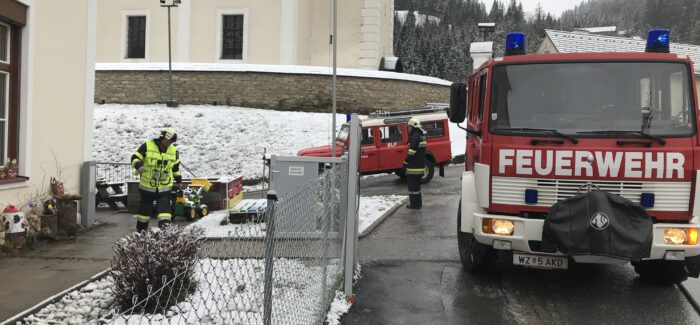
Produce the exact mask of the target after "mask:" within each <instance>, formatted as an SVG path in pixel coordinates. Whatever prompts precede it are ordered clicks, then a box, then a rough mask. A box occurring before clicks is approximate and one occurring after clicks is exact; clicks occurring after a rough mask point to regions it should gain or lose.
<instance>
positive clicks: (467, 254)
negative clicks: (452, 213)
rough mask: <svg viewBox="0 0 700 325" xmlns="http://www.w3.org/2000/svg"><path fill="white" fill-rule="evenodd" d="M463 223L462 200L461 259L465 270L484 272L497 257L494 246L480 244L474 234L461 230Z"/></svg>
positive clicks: (458, 235) (458, 216) (460, 208)
mask: <svg viewBox="0 0 700 325" xmlns="http://www.w3.org/2000/svg"><path fill="white" fill-rule="evenodd" d="M461 225H462V201H461V200H460V201H459V208H457V246H458V248H459V259H460V260H461V261H462V267H463V268H464V270H465V271H467V272H469V273H473V274H478V273H482V272H483V271H485V270H486V269H487V268H488V267H489V266H490V265H491V264H493V263H492V262H493V260H494V257H495V253H496V252H495V251H494V250H493V248H491V247H489V246H486V245H483V244H480V243H478V242H477V241H476V238H474V235H473V234H471V233H468V232H462V231H461V229H462V228H461Z"/></svg>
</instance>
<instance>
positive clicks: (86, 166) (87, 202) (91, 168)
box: [36, 161, 97, 227]
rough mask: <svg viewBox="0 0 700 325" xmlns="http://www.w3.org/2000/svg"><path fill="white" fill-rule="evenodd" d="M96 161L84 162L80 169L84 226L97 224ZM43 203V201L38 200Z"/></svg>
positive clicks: (81, 221)
mask: <svg viewBox="0 0 700 325" xmlns="http://www.w3.org/2000/svg"><path fill="white" fill-rule="evenodd" d="M95 166H96V162H95V161H85V162H83V168H82V170H81V171H80V174H81V176H80V195H81V196H82V200H81V203H80V224H81V225H83V227H90V226H92V225H93V224H95V195H96V193H97V190H96V188H95V182H96V179H95ZM36 203H37V204H41V203H42V202H36Z"/></svg>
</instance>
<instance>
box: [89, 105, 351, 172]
mask: <svg viewBox="0 0 700 325" xmlns="http://www.w3.org/2000/svg"><path fill="white" fill-rule="evenodd" d="M331 116H332V115H331V114H328V113H306V112H283V111H273V110H265V109H254V108H241V107H231V106H209V105H182V106H180V107H177V108H170V107H165V105H117V104H108V105H96V106H95V117H94V145H93V156H94V157H95V159H96V160H97V161H100V162H126V163H129V162H131V160H130V158H131V155H132V154H133V153H134V152H135V151H136V150H137V149H138V147H139V146H140V145H141V144H143V143H144V142H145V141H146V140H148V139H151V138H154V137H155V134H156V132H157V131H158V130H159V129H161V128H163V127H166V126H172V127H175V129H176V130H177V134H178V141H177V144H178V151H179V152H180V160H181V161H182V162H183V164H184V166H187V167H188V168H189V169H190V170H191V171H192V172H193V173H194V174H195V175H196V176H198V177H215V178H219V177H220V176H226V175H242V176H243V179H244V180H252V179H262V168H263V165H262V164H263V160H262V157H263V151H264V150H265V149H267V153H268V154H274V155H287V156H295V155H296V153H297V152H298V151H299V150H301V149H304V148H309V147H313V146H320V145H327V144H329V143H330V140H331V122H332V118H331ZM336 120H337V124H338V127H340V125H342V123H343V121H345V116H343V115H340V114H339V115H337V118H336ZM183 176H185V177H188V176H189V173H188V172H187V171H184V170H183Z"/></svg>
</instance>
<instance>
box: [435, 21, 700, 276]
mask: <svg viewBox="0 0 700 325" xmlns="http://www.w3.org/2000/svg"><path fill="white" fill-rule="evenodd" d="M506 43H507V44H506V55H505V56H504V57H502V58H494V59H489V60H488V61H487V62H485V63H484V64H483V65H481V66H480V67H477V68H476V69H475V71H474V73H473V74H472V75H470V76H469V78H468V80H467V81H468V83H467V84H464V83H455V84H453V85H452V89H451V98H450V100H451V103H450V109H449V110H448V114H449V116H450V120H451V121H452V122H454V123H461V122H463V121H464V120H465V119H466V121H467V147H466V166H465V171H464V174H463V176H462V198H461V201H460V206H459V209H458V212H457V227H458V244H459V253H460V258H461V261H462V264H463V266H464V268H465V269H466V270H468V271H471V272H480V271H481V272H483V271H484V270H488V269H489V264H491V263H492V262H494V261H495V259H496V257H497V256H502V255H503V254H505V255H506V256H507V257H509V255H511V254H512V263H513V264H514V265H520V266H525V267H534V268H547V269H566V268H567V267H568V264H569V262H570V261H573V262H576V263H604V264H625V263H628V262H631V263H632V265H633V266H634V267H635V271H636V272H637V273H638V274H639V275H640V278H641V279H642V280H645V281H650V282H655V283H663V284H671V283H678V282H681V281H683V280H685V279H687V277H688V276H692V277H698V274H699V271H700V268H698V264H699V263H700V257H699V255H700V246H699V245H698V228H700V219H699V218H700V204H698V198H699V195H700V188H698V186H699V185H700V179H698V175H699V173H700V134H699V133H698V116H697V114H696V112H697V109H698V107H697V105H698V100H697V94H696V85H695V79H694V77H693V63H692V62H691V60H690V59H689V58H688V57H687V56H684V55H677V54H672V53H669V32H668V31H667V30H651V31H650V33H649V37H648V40H647V49H646V52H644V53H575V54H530V55H527V54H525V52H524V48H525V45H524V36H523V34H522V33H511V34H508V35H507V38H506ZM467 89H468V90H467ZM593 194H595V195H593ZM610 206H615V207H614V208H605V207H610ZM604 210H605V211H604ZM647 223H648V225H647ZM629 252H632V253H629Z"/></svg>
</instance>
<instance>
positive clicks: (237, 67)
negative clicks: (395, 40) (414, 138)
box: [95, 62, 452, 86]
mask: <svg viewBox="0 0 700 325" xmlns="http://www.w3.org/2000/svg"><path fill="white" fill-rule="evenodd" d="M95 70H97V71H165V70H168V63H167V62H163V63H121V62H120V63H96V64H95ZM173 71H218V72H222V71H223V72H262V73H284V74H312V75H332V74H333V70H332V69H331V68H330V67H321V66H303V65H273V64H225V63H173ZM337 74H338V76H343V77H358V78H377V79H393V80H406V81H415V82H422V83H428V84H435V85H442V86H449V85H451V84H452V82H451V81H447V80H444V79H439V78H433V77H426V76H419V75H414V74H408V73H398V72H390V71H377V70H360V69H345V68H338V69H337Z"/></svg>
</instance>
